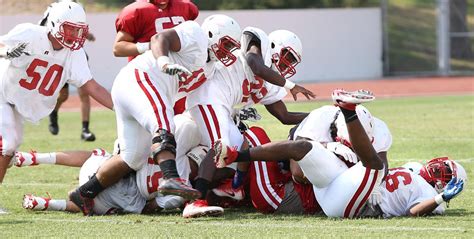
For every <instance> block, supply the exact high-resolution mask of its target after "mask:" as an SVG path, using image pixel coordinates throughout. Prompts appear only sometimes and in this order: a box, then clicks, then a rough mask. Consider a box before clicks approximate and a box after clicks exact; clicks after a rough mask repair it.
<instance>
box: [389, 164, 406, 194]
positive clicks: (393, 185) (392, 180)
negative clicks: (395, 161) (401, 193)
mask: <svg viewBox="0 0 474 239" xmlns="http://www.w3.org/2000/svg"><path fill="white" fill-rule="evenodd" d="M399 169H403V168H393V169H390V171H395V172H389V174H388V175H387V177H386V178H385V180H386V186H385V187H386V188H387V190H388V191H389V192H391V193H392V192H394V191H395V190H397V189H398V186H399V185H400V180H401V182H402V183H403V185H408V184H410V183H411V182H412V178H411V175H410V173H408V172H405V171H398V170H399Z"/></svg>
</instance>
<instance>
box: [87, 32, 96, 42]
mask: <svg viewBox="0 0 474 239" xmlns="http://www.w3.org/2000/svg"><path fill="white" fill-rule="evenodd" d="M86 39H87V40H88V41H95V36H94V34H92V33H90V32H89V33H87V37H86Z"/></svg>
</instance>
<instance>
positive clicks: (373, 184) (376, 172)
mask: <svg viewBox="0 0 474 239" xmlns="http://www.w3.org/2000/svg"><path fill="white" fill-rule="evenodd" d="M378 174H379V171H378V170H375V174H374V178H373V179H372V183H371V184H370V188H369V191H367V193H366V194H365V196H364V198H363V199H362V201H361V202H360V204H359V206H358V207H357V209H356V210H355V212H354V216H355V215H358V214H359V210H360V208H361V207H362V205H364V204H365V202H366V201H367V198H369V196H370V194H371V193H372V189H374V186H375V182H376V181H377V176H378Z"/></svg>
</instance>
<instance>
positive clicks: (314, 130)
mask: <svg viewBox="0 0 474 239" xmlns="http://www.w3.org/2000/svg"><path fill="white" fill-rule="evenodd" d="M338 111H339V108H338V107H336V106H332V105H326V106H323V107H320V108H317V109H315V110H313V111H311V113H310V114H309V115H308V116H307V117H306V118H305V119H304V120H303V121H302V122H301V123H300V125H299V126H298V128H296V131H295V135H294V138H295V139H296V137H297V136H299V137H303V138H308V139H311V140H313V141H316V142H333V141H334V140H333V139H332V137H331V132H330V126H331V123H333V122H334V120H335V117H336V113H337V112H338Z"/></svg>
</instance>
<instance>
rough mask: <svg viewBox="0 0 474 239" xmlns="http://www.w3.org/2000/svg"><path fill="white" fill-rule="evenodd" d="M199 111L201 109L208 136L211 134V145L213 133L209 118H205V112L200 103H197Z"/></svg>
mask: <svg viewBox="0 0 474 239" xmlns="http://www.w3.org/2000/svg"><path fill="white" fill-rule="evenodd" d="M198 107H199V111H201V115H202V118H203V119H204V123H205V124H206V128H207V132H208V133H209V136H211V145H214V135H213V134H212V129H211V125H210V124H209V119H208V118H207V115H206V112H205V111H204V108H203V106H202V105H198Z"/></svg>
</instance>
